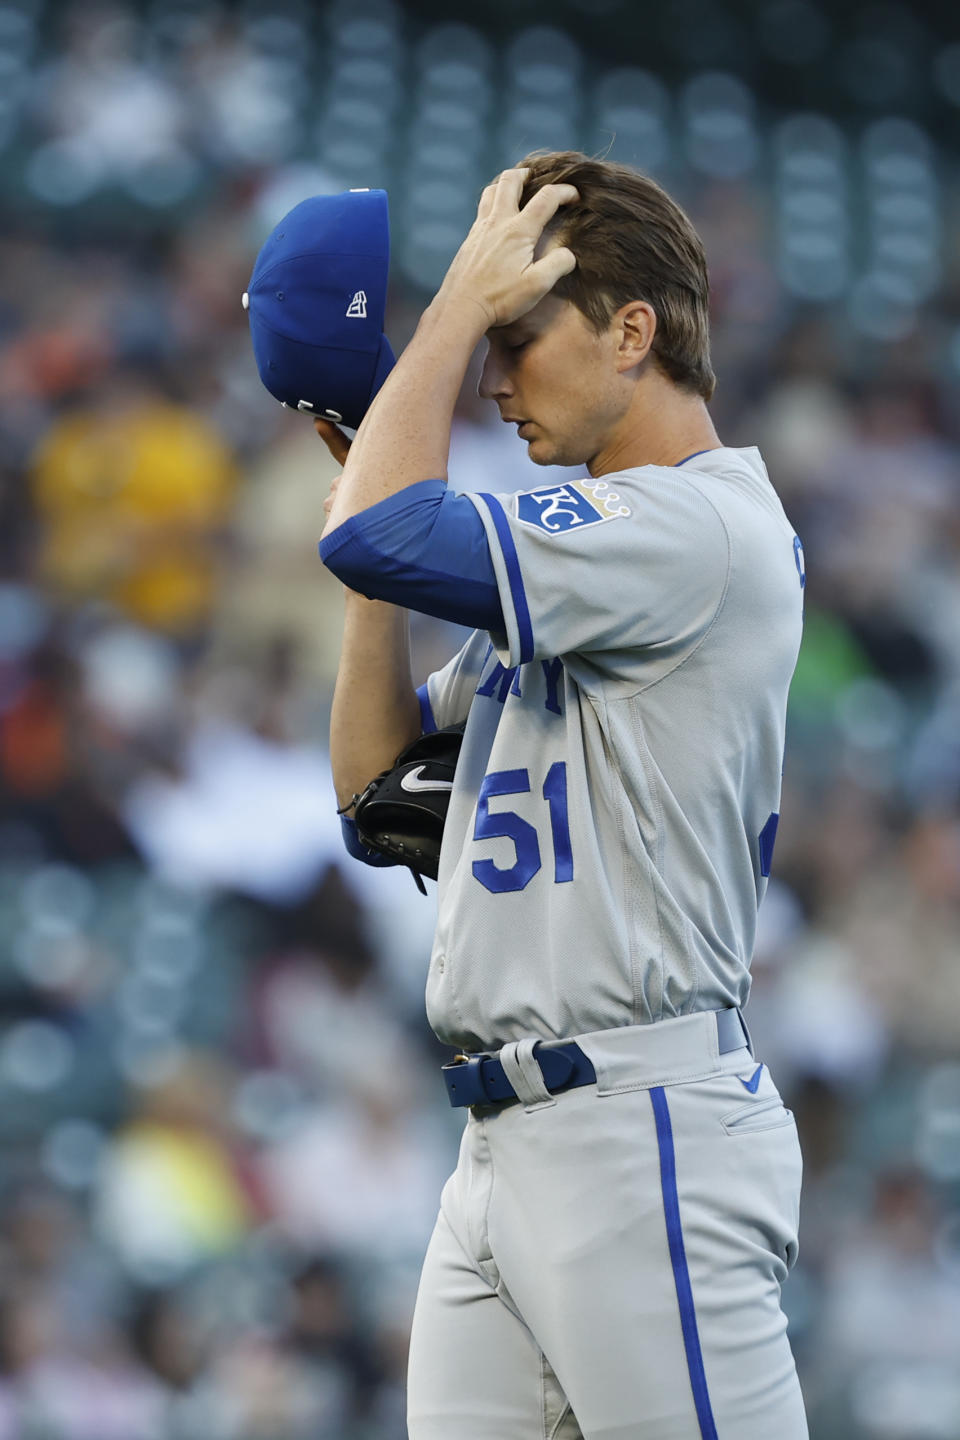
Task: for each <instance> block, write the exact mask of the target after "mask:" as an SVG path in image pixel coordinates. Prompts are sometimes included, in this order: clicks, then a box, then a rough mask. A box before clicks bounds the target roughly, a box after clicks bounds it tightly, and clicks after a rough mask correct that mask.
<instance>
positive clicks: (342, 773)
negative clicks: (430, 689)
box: [330, 593, 420, 806]
mask: <svg viewBox="0 0 960 1440" xmlns="http://www.w3.org/2000/svg"><path fill="white" fill-rule="evenodd" d="M419 734H420V705H419V702H418V700H417V694H416V690H415V689H414V686H413V681H412V680H411V678H410V641H409V621H408V618H407V612H406V611H405V610H401V609H398V607H397V606H395V605H387V604H385V603H383V602H382V601H379V600H366V599H364V597H363V596H362V595H354V594H350V593H348V594H347V596H346V609H345V616H344V628H343V650H342V652H341V656H340V667H339V670H338V672H337V684H336V688H335V690H334V694H333V709H332V712H331V716H330V761H331V766H332V769H333V783H334V788H335V789H336V792H337V804H338V805H341V806H342V805H346V804H347V803H348V802H349V800H350V799H351V798H352V796H354V795H356V794H358V793H359V792H360V791H362V790H363V789H364V787H365V786H366V784H367V782H368V781H369V780H372V779H373V777H374V776H375V775H378V774H379V773H380V771H381V770H385V769H386V768H387V766H389V765H392V764H393V762H394V760H395V759H396V757H397V755H398V753H399V752H400V751H401V750H402V749H403V747H404V746H405V745H408V744H409V743H410V741H411V740H415V739H416V737H417V736H418V735H419Z"/></svg>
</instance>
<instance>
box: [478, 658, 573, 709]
mask: <svg viewBox="0 0 960 1440" xmlns="http://www.w3.org/2000/svg"><path fill="white" fill-rule="evenodd" d="M492 653H493V646H492V645H491V647H490V649H489V650H488V651H487V658H489V656H490V655H491V654H492ZM532 663H533V662H532V661H531V664H532ZM537 663H538V664H539V665H540V668H541V670H542V671H543V679H544V683H545V685H546V696H545V699H544V702H543V703H544V707H545V708H546V709H547V710H549V711H550V713H551V715H562V714H563V705H562V703H561V692H560V685H561V679H562V676H563V661H562V660H540V661H538V662H537ZM484 665H486V659H485V660H484ZM524 668H525V667H524V666H522V665H512V666H511V667H510V668H509V669H507V668H505V667H504V666H503V665H501V664H500V661H499V660H496V661H494V665H493V669H492V670H491V671H490V674H489V675H487V676H485V677H482V678H481V680H480V684H479V685H478V686H477V689H476V693H477V694H478V695H485V696H489V697H490V698H491V699H495V700H497V701H499V703H500V704H501V705H504V704H506V700H507V696H508V695H516V697H517V699H518V700H521V699H522V698H523V695H522V689H521V684H520V671H521V670H523V669H524Z"/></svg>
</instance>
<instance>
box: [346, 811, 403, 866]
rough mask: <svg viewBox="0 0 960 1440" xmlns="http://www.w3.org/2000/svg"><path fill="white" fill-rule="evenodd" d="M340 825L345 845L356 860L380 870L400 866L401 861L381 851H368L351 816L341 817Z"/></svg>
mask: <svg viewBox="0 0 960 1440" xmlns="http://www.w3.org/2000/svg"><path fill="white" fill-rule="evenodd" d="M340 825H341V828H342V830H343V843H344V845H346V847H347V850H348V851H349V853H350V854H351V855H352V856H353V858H354V860H362V861H363V863H364V865H375V866H376V867H377V868H378V869H379V868H381V867H382V866H385V865H399V864H400V861H399V860H393V859H391V857H390V856H389V855H383V854H381V853H380V851H379V850H368V849H367V847H366V845H364V843H363V841H362V840H361V839H360V836H359V835H358V834H357V822H356V821H355V820H353V819H351V817H350V816H349V815H341V816H340Z"/></svg>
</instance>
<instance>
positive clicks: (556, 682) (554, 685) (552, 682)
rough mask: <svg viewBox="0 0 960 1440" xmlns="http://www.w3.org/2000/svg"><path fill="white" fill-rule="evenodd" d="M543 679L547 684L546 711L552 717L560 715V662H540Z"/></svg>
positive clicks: (561, 669)
mask: <svg viewBox="0 0 960 1440" xmlns="http://www.w3.org/2000/svg"><path fill="white" fill-rule="evenodd" d="M540 665H541V667H542V669H543V678H544V680H546V682H547V709H548V710H550V711H551V712H552V713H553V714H554V715H562V714H563V710H562V709H561V706H560V677H561V675H562V674H563V661H562V660H541V661H540Z"/></svg>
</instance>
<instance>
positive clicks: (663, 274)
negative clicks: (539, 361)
mask: <svg viewBox="0 0 960 1440" xmlns="http://www.w3.org/2000/svg"><path fill="white" fill-rule="evenodd" d="M517 163H518V165H521V166H525V167H526V168H527V169H528V170H529V171H530V175H529V177H528V179H527V182H526V184H525V185H524V187H523V196H522V199H521V202H520V203H521V205H525V204H526V203H527V201H528V200H529V199H530V197H531V195H534V194H535V193H536V191H538V190H539V189H540V188H541V187H542V186H544V185H558V184H561V183H567V184H570V185H576V187H577V189H578V190H579V192H580V199H579V200H578V201H576V202H575V203H574V204H572V205H564V206H563V207H562V208H561V210H560V211H559V212H558V214H557V217H556V219H555V220H553V221H551V223H550V225H549V226H548V227H547V233H548V234H550V235H556V236H557V238H558V240H559V242H560V244H562V245H566V246H567V247H568V248H569V249H571V250H572V251H573V253H574V255H576V257H577V266H576V269H575V270H572V271H571V272H570V274H569V275H564V276H563V278H562V279H561V280H559V281H558V282H557V284H556V285H555V286H554V287H553V292H552V293H553V294H554V295H557V296H559V297H560V299H561V300H569V301H571V303H572V304H574V305H576V307H577V309H578V310H579V311H580V312H581V314H583V315H584V316H585V317H586V319H587V320H588V321H589V323H590V324H591V325H592V326H593V328H594V329H595V330H596V331H597V332H598V334H599V333H600V332H601V331H602V330H605V329H606V327H607V325H608V324H609V323H610V319H611V317H612V316H613V314H614V313H615V311H617V310H619V308H620V307H621V305H626V304H627V303H628V302H629V301H631V300H646V301H647V303H648V304H649V305H652V306H653V309H654V311H655V312H656V316H657V329H656V334H655V335H654V340H653V347H652V352H651V353H652V354H653V357H654V360H655V361H656V363H657V365H659V367H660V369H661V370H662V371H663V373H664V374H665V375H667V376H668V377H669V378H670V379H671V380H672V381H673V382H674V383H675V384H676V385H679V386H680V387H681V388H682V389H684V390H691V391H693V392H694V393H695V394H697V395H702V396H703V398H704V400H709V399H710V398H711V396H712V395H713V391H714V387H715V386H716V383H717V382H716V377H715V375H714V373H713V369H712V367H711V365H710V322H709V294H710V286H709V281H708V278H707V260H706V256H705V254H704V250H703V242H702V241H701V239H700V236H699V235H698V234H697V232H696V230H695V229H694V228H693V225H692V224H691V221H690V219H689V217H688V216H687V215H686V213H685V212H684V211H683V210H682V209H681V208H680V206H679V205H678V204H677V203H676V201H675V200H671V198H670V196H669V195H668V194H667V193H666V191H665V190H663V189H661V187H660V186H659V185H658V184H657V183H656V181H655V180H651V179H650V177H649V176H647V175H643V174H641V172H640V171H639V170H634V169H632V168H631V167H630V166H629V165H618V164H616V163H614V162H613V161H612V160H592V159H591V158H590V156H588V155H584V154H581V153H580V152H579V151H577V150H551V151H535V152H534V153H533V154H531V155H528V156H527V157H526V158H525V159H524V160H520V161H518V162H517Z"/></svg>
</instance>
